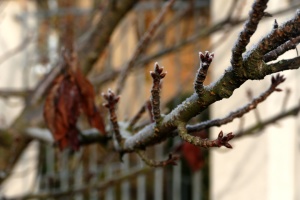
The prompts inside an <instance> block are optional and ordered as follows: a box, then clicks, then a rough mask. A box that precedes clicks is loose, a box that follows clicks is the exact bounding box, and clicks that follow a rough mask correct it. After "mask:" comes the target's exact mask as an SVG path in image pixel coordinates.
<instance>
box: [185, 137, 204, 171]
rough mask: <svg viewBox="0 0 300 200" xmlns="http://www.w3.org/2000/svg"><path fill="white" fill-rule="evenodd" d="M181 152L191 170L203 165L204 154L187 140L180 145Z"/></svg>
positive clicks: (196, 169)
mask: <svg viewBox="0 0 300 200" xmlns="http://www.w3.org/2000/svg"><path fill="white" fill-rule="evenodd" d="M182 154H183V157H184V159H185V160H186V161H187V163H188V165H189V166H190V168H191V170H193V171H194V172H195V171H198V170H199V169H201V168H202V167H203V166H204V156H203V153H202V151H201V149H200V148H199V147H197V146H194V145H192V144H190V143H188V142H184V143H183V145H182Z"/></svg>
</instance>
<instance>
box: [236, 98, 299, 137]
mask: <svg viewBox="0 0 300 200" xmlns="http://www.w3.org/2000/svg"><path fill="white" fill-rule="evenodd" d="M299 112H300V103H299V105H297V106H295V107H293V108H291V109H289V110H287V111H284V112H280V113H279V114H278V115H276V116H273V117H271V118H269V119H267V120H265V121H262V122H261V123H258V124H255V125H253V126H251V127H249V128H248V129H246V130H242V131H240V132H237V133H236V134H235V138H240V137H243V136H246V135H251V134H254V133H258V132H259V131H262V130H263V129H264V128H265V127H267V126H269V125H271V124H275V123H276V122H278V121H280V120H282V119H285V118H287V117H290V116H297V115H298V114H299Z"/></svg>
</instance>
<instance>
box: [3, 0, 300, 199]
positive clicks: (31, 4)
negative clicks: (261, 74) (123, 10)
mask: <svg viewBox="0 0 300 200" xmlns="http://www.w3.org/2000/svg"><path fill="white" fill-rule="evenodd" d="M64 1H65V0H2V1H0V71H1V73H0V127H1V131H0V134H4V132H5V130H7V129H14V125H15V124H16V121H17V122H19V123H17V125H20V124H21V125H22V126H24V127H26V128H28V127H31V132H34V131H36V132H38V133H39V135H44V138H43V139H42V140H30V141H29V140H28V141H27V142H24V145H22V147H23V148H22V154H21V155H20V156H19V157H18V158H17V159H12V155H10V154H9V153H8V151H6V148H8V147H7V146H5V144H6V141H3V138H1V139H2V142H0V146H1V145H2V147H1V148H0V157H2V158H3V159H1V160H0V167H1V168H0V180H1V182H0V183H1V184H0V199H1V198H2V199H10V198H11V199H14V198H16V197H18V198H19V199H78V200H80V199H107V200H110V199H122V200H127V199H128V200H129V199H139V200H143V199H156V200H159V199H174V200H177V199H178V200H179V199H193V200H200V199H201V200H208V199H218V200H220V199H221V200H225V199H226V200H227V199H230V200H234V199H272V200H274V199H300V190H299V189H297V188H300V170H299V169H300V123H299V122H300V121H299V115H298V116H297V115H293V113H292V114H289V115H287V117H284V118H283V119H281V118H280V119H274V118H276V116H277V117H278V116H280V115H281V114H284V113H288V112H290V111H295V109H298V110H299V99H300V93H299V85H300V71H299V70H296V71H288V72H283V73H281V74H284V75H285V77H286V78H287V80H286V81H285V82H284V83H283V84H282V85H281V86H280V88H281V89H282V90H283V91H282V92H281V93H274V94H272V95H271V96H270V98H268V99H267V100H266V101H265V102H263V103H262V104H260V105H259V106H258V108H257V110H254V111H252V112H250V113H249V114H247V115H246V116H245V117H243V118H240V119H236V120H234V121H233V122H232V123H230V124H229V125H224V126H222V127H221V128H220V127H215V128H212V129H210V130H206V131H203V132H201V133H199V135H201V136H202V137H212V138H215V137H216V135H217V134H218V133H219V132H220V130H223V131H224V132H225V133H228V132H233V133H237V132H245V133H247V134H245V136H243V137H240V138H238V139H235V140H234V141H233V142H232V144H233V147H234V148H233V149H232V150H231V149H229V150H228V149H225V148H220V149H210V150H206V149H199V148H196V147H194V146H192V145H189V144H187V143H183V142H182V141H181V139H180V138H178V137H175V138H172V139H169V140H168V141H165V142H163V143H161V144H159V145H156V146H154V147H151V148H149V149H148V148H147V154H149V155H150V156H152V157H153V158H155V159H157V160H162V159H165V158H166V157H167V156H168V154H169V152H176V153H177V154H180V155H181V159H180V161H179V162H178V164H177V166H167V167H164V168H148V167H147V166H145V164H144V163H143V162H142V161H141V160H140V159H139V158H138V157H137V156H136V155H135V154H126V155H125V156H124V158H123V162H120V160H119V155H118V154H117V153H116V152H114V151H113V150H112V149H113V147H112V146H111V145H109V144H108V145H106V146H104V145H99V144H91V145H86V146H84V147H81V148H80V150H79V151H78V152H73V151H71V150H68V149H66V150H64V151H62V152H61V151H59V150H58V149H57V148H55V147H54V146H53V140H52V139H51V138H47V137H48V136H49V133H48V132H47V130H46V128H45V124H43V122H41V121H42V110H41V107H42V105H43V101H42V100H41V101H38V102H36V105H34V108H39V109H32V112H28V113H29V114H27V115H25V116H23V115H20V114H22V113H24V110H26V109H28V108H29V107H28V102H30V101H31V99H30V98H31V97H30V94H31V92H32V91H33V90H34V89H35V88H36V87H37V86H38V85H39V84H40V83H41V81H42V80H43V79H44V78H45V77H46V75H47V74H48V73H49V72H50V71H51V70H53V69H54V68H55V67H57V65H58V63H59V62H60V59H61V47H62V45H63V41H62V38H63V37H62V33H63V30H64V28H65V27H66V24H65V23H64V22H65V21H64V17H66V16H70V15H72V16H74V18H75V27H74V30H75V40H76V42H75V43H76V46H77V47H78V48H80V45H81V44H82V43H83V42H84V41H85V39H86V38H87V37H88V36H89V34H90V32H92V30H93V28H94V27H95V24H97V22H98V21H99V19H101V18H102V17H105V16H103V13H105V12H104V10H105V8H106V6H107V4H108V2H109V1H105V0H76V1H72V4H73V5H72V6H71V7H65V4H64ZM252 3H253V1H252V0H181V1H175V3H174V5H173V6H172V8H171V9H170V10H169V11H168V12H167V13H166V16H165V19H164V21H163V22H162V23H161V25H160V27H159V28H158V29H157V31H156V34H155V35H154V36H153V38H152V40H151V43H150V44H149V46H147V48H146V50H145V52H144V53H143V54H142V55H140V56H139V57H138V59H137V61H136V62H135V65H134V68H133V69H132V72H131V73H130V74H129V75H128V81H127V82H126V85H125V86H124V91H123V92H122V95H121V100H120V104H119V107H118V119H119V120H120V121H125V120H128V119H130V118H131V117H133V116H134V114H135V113H137V112H138V110H139V109H140V108H141V107H142V106H143V105H144V104H145V102H146V101H147V100H148V99H149V97H150V89H151V84H152V81H151V77H150V76H149V71H150V70H153V66H154V63H155V62H158V63H159V64H160V65H161V66H164V69H165V71H167V72H168V74H167V76H166V78H165V79H164V82H163V85H162V93H161V102H162V108H163V109H162V112H163V113H168V112H169V111H170V110H172V109H173V108H175V107H176V106H177V105H178V104H180V103H181V102H182V101H183V100H184V99H185V98H186V97H188V96H189V95H191V94H192V93H193V81H194V78H195V74H196V71H197V69H198V67H199V58H198V53H199V52H200V51H201V52H204V51H210V52H215V59H214V61H213V62H212V66H211V67H210V70H209V75H208V78H207V79H206V82H205V84H209V83H211V82H213V81H215V80H217V79H218V77H219V76H221V75H222V73H223V72H224V70H225V69H226V68H227V67H228V66H230V57H231V48H232V46H233V44H234V43H235V41H236V38H237V36H238V33H239V32H240V31H241V29H242V27H243V22H244V21H245V19H247V16H248V12H249V10H250V8H251V5H252ZM164 4H165V1H159V0H144V1H137V3H135V5H134V7H133V9H131V10H130V11H129V12H128V13H127V14H126V15H125V17H124V18H123V19H122V20H121V21H120V23H119V24H118V26H117V27H116V29H115V30H114V32H113V34H112V35H111V38H110V43H109V45H108V46H107V47H106V48H105V50H104V51H103V53H102V54H101V55H99V58H98V60H97V63H96V64H95V65H94V67H93V69H92V70H91V71H90V72H89V73H88V75H87V77H88V79H89V80H90V81H91V83H92V84H93V85H94V87H95V91H96V94H97V103H98V105H99V106H100V105H101V104H102V103H103V100H102V97H101V95H100V94H101V92H104V91H106V90H107V88H112V89H113V90H114V89H115V88H116V78H117V75H118V73H119V72H120V69H121V68H122V67H123V66H124V64H125V63H127V62H128V61H129V60H130V59H131V57H132V56H133V53H134V51H135V48H136V46H137V44H138V42H139V41H140V39H141V38H142V36H143V34H144V33H145V32H146V31H147V30H148V28H149V26H150V24H151V23H152V21H153V20H155V18H156V17H157V15H158V14H159V13H160V11H161V9H162V7H163V5H164ZM297 8H300V2H299V1H297V0H294V1H293V0H270V1H269V3H268V8H267V12H268V13H270V14H271V15H272V17H265V18H264V19H263V20H262V22H261V23H260V24H259V27H258V31H257V32H256V33H255V35H254V36H253V37H252V38H251V44H254V43H255V42H256V41H258V40H259V39H260V38H262V37H263V36H264V35H265V34H266V33H268V32H270V31H271V30H272V29H273V24H274V20H275V19H276V20H277V22H278V23H279V25H280V24H281V23H283V22H285V21H286V20H288V19H290V18H291V17H292V16H293V15H294V13H295V11H296V9H297ZM99 34H101V32H99ZM251 44H250V45H248V48H250V47H251ZM297 55H298V52H297V51H296V50H291V51H289V52H287V53H285V54H284V55H283V57H284V58H291V57H295V56H297ZM87 56H88V55H87ZM83 57H84V56H83ZM283 57H280V58H279V59H282V58H283ZM270 80H271V76H267V77H266V78H265V79H264V80H262V81H248V82H246V83H245V84H244V85H243V86H242V87H241V88H239V89H238V90H236V91H235V92H234V94H233V96H231V97H230V98H229V99H225V100H222V101H220V102H216V103H215V104H213V105H212V106H211V107H210V108H209V109H208V110H206V111H205V112H203V113H202V114H201V115H200V116H198V117H196V118H195V119H192V120H191V123H195V122H197V121H198V122H199V121H203V120H208V119H214V118H219V117H224V116H226V115H227V114H228V113H230V112H231V111H233V110H236V109H237V108H239V107H242V106H243V105H245V104H247V103H248V102H249V101H250V99H251V98H252V97H256V96H258V95H259V94H260V93H262V92H263V91H265V90H266V89H267V88H268V87H269V85H270ZM103 112H105V111H103ZM106 114H107V113H106ZM106 114H105V113H104V114H103V115H106ZM20 116H22V118H26V120H27V123H26V124H24V123H21V122H20V121H21V119H20ZM106 116H107V115H106ZM22 120H23V119H22ZM147 120H149V117H148V116H145V117H144V118H142V119H141V122H140V125H141V126H142V125H143V123H144V122H146V121H147ZM268 120H269V121H270V123H269V125H267V126H264V125H263V124H264V122H265V121H268ZM21 125H20V126H21ZM11 127H12V128H11ZM81 127H82V128H83V129H84V128H85V127H86V125H85V124H84V123H83V124H81ZM26 130H27V129H26ZM43 131H44V132H43ZM247 131H248V132H247ZM29 132H30V131H29ZM45 138H46V139H45ZM14 141H18V138H13V142H11V143H8V144H10V146H9V148H10V149H12V151H9V152H10V153H11V152H14V151H19V150H20V149H19V147H20V146H21V145H20V146H19V145H18V143H17V142H14ZM22 144H23V143H22ZM12 160H14V161H12ZM7 163H8V164H7ZM7 168H9V169H10V170H11V172H9V173H8V172H7ZM4 177H5V178H4Z"/></svg>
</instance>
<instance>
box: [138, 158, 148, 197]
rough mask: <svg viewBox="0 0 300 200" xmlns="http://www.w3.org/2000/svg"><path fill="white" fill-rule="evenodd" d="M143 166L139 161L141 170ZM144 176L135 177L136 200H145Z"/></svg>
mask: <svg viewBox="0 0 300 200" xmlns="http://www.w3.org/2000/svg"><path fill="white" fill-rule="evenodd" d="M144 167H145V164H144V163H143V162H142V161H141V168H144ZM146 193H147V190H146V176H145V175H139V176H138V177H137V199H138V200H146Z"/></svg>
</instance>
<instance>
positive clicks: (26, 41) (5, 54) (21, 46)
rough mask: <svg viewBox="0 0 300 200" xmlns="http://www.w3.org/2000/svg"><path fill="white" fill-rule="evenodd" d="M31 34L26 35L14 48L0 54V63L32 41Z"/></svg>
mask: <svg viewBox="0 0 300 200" xmlns="http://www.w3.org/2000/svg"><path fill="white" fill-rule="evenodd" d="M32 38H33V37H32V36H31V35H27V36H26V37H25V38H24V39H23V41H22V42H21V43H20V44H19V45H17V46H16V47H15V48H13V49H11V50H9V51H7V52H5V53H4V54H3V55H1V56H0V65H1V64H3V63H4V62H5V61H6V60H8V59H9V58H11V57H12V56H14V55H16V54H17V53H19V52H21V51H23V50H24V49H25V48H26V47H27V45H28V44H29V43H30V42H31V41H32Z"/></svg>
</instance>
